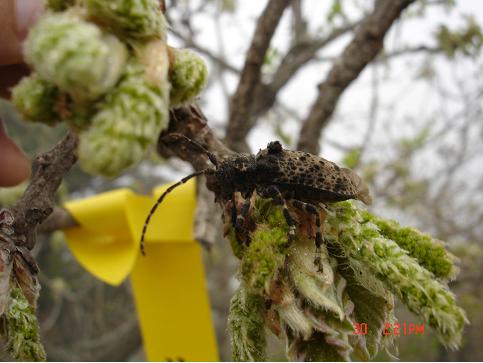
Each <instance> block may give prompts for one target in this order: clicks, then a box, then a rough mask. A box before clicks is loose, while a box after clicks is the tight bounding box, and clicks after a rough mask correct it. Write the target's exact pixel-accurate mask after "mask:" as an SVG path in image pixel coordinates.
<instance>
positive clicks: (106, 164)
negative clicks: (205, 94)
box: [79, 60, 169, 177]
mask: <svg viewBox="0 0 483 363" xmlns="http://www.w3.org/2000/svg"><path fill="white" fill-rule="evenodd" d="M168 92H169V84H167V83H166V84H165V87H159V86H153V85H151V83H149V82H148V81H147V80H146V79H145V77H144V67H143V66H142V65H141V64H140V63H138V62H137V61H135V60H132V61H131V62H129V64H128V66H127V68H126V72H125V74H124V75H123V77H122V79H121V81H120V82H119V85H118V86H117V87H116V88H115V89H113V90H112V91H111V92H109V93H108V94H107V95H106V97H105V99H104V100H103V101H102V102H101V103H100V105H99V106H98V108H99V109H100V111H99V112H98V113H97V114H95V115H94V116H93V118H92V125H91V126H90V127H89V129H87V130H86V131H84V132H82V133H81V135H80V145H79V160H80V164H81V166H82V168H83V169H84V170H86V171H87V172H89V173H92V174H95V175H104V176H108V177H113V176H116V175H117V174H119V173H120V172H121V171H122V170H123V169H125V168H127V167H129V166H131V165H133V164H135V163H137V162H139V161H140V160H141V159H142V157H143V155H144V153H145V151H146V149H147V148H148V147H149V146H150V145H151V144H153V143H154V142H155V141H156V140H157V138H158V136H159V134H160V132H161V131H162V130H163V129H165V128H166V127H167V125H168V107H169V106H168V101H167V97H168V96H167V95H168Z"/></svg>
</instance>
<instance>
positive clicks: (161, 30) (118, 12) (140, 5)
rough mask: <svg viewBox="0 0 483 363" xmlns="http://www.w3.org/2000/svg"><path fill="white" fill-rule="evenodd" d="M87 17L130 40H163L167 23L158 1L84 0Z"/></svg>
mask: <svg viewBox="0 0 483 363" xmlns="http://www.w3.org/2000/svg"><path fill="white" fill-rule="evenodd" d="M86 5H87V10H88V12H89V15H90V16H91V17H92V18H93V19H94V20H96V21H98V22H99V23H101V24H103V25H104V24H106V25H107V26H109V27H110V28H112V30H113V31H114V32H116V33H121V34H123V35H125V36H128V37H132V38H148V37H157V38H162V39H164V38H165V34H166V29H167V23H166V19H165V17H164V15H163V13H162V12H161V8H160V5H159V1H158V0H110V1H106V0H86Z"/></svg>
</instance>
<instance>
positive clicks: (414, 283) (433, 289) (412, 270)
mask: <svg viewBox="0 0 483 363" xmlns="http://www.w3.org/2000/svg"><path fill="white" fill-rule="evenodd" d="M326 238H327V239H328V240H330V241H331V242H332V243H337V244H339V245H340V246H341V247H342V249H343V250H344V251H345V254H346V255H347V256H348V257H349V261H351V260H355V261H358V262H360V263H363V264H366V265H367V266H368V267H369V268H370V269H371V270H372V271H373V272H374V273H375V274H376V276H377V277H378V278H379V279H380V280H382V281H383V282H384V283H385V284H386V286H387V287H388V288H389V289H390V290H391V291H392V292H393V293H395V294H396V295H397V296H398V297H399V298H400V299H401V300H403V301H404V303H405V304H406V305H407V306H408V308H409V309H410V310H411V311H413V312H414V313H416V314H418V315H419V316H420V317H421V318H423V319H424V320H425V321H426V322H428V323H429V325H430V326H432V327H433V328H435V329H436V332H437V335H438V337H439V339H440V341H441V342H442V343H443V344H445V345H446V346H449V347H450V348H453V349H454V348H457V347H458V346H459V345H460V344H461V335H462V331H463V327H464V324H465V322H467V319H466V316H465V313H464V311H463V310H462V309H461V308H459V307H458V306H457V305H456V301H455V297H454V295H453V294H452V293H451V292H450V291H448V290H447V289H446V287H445V286H443V285H442V284H440V283H439V282H438V281H436V280H435V279H434V277H433V275H432V273H431V272H429V271H428V270H426V269H425V268H423V267H421V266H420V265H419V264H418V262H417V261H416V260H415V259H414V258H412V257H410V256H409V255H408V253H407V252H406V251H405V250H403V249H401V248H400V247H399V246H398V245H397V244H396V243H395V242H394V241H392V240H389V239H386V238H383V237H382V236H381V235H380V233H379V230H378V228H377V226H376V225H375V224H374V223H371V222H367V221H366V222H364V219H363V217H362V214H361V213H360V211H359V210H358V209H357V208H356V207H355V206H354V204H353V203H351V202H341V203H337V204H333V205H332V206H331V207H330V210H329V215H328V220H327V223H326Z"/></svg>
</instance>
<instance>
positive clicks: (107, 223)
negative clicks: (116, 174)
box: [64, 181, 218, 361]
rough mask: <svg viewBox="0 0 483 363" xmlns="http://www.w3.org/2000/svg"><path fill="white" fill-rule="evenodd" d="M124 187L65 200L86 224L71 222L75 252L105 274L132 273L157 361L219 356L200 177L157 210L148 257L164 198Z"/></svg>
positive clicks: (111, 279) (111, 277) (112, 279)
mask: <svg viewBox="0 0 483 363" xmlns="http://www.w3.org/2000/svg"><path fill="white" fill-rule="evenodd" d="M168 186H169V185H165V186H162V187H159V188H157V189H156V190H155V191H154V196H153V197H148V196H142V195H137V194H135V193H133V192H132V191H131V190H129V189H118V190H114V191H111V192H107V193H102V194H99V195H96V196H93V197H90V198H86V199H82V200H77V201H73V202H69V203H67V204H65V208H66V209H67V210H68V211H69V212H70V213H71V215H72V216H73V217H74V219H75V220H76V221H77V222H78V223H79V226H78V227H74V228H69V229H66V230H65V231H64V232H65V235H66V237H67V241H68V244H69V247H70V249H71V251H72V253H73V255H74V256H75V257H76V258H77V260H78V261H79V262H80V264H81V265H82V266H83V267H84V268H85V269H86V270H87V271H89V272H90V273H91V274H93V275H94V276H95V277H97V278H98V279H100V280H102V281H104V282H106V283H108V284H111V285H119V284H120V283H121V282H122V281H123V280H124V279H125V278H126V277H128V276H130V277H131V284H132V287H133V292H134V299H135V302H136V307H137V312H138V316H139V321H140V325H141V331H142V335H143V340H144V346H145V351H146V355H147V358H148V360H150V361H165V360H174V361H179V360H185V361H187V360H189V361H215V360H218V353H217V347H216V341H215V334H214V330H213V325H212V321H211V311H210V304H209V299H208V294H207V290H206V284H205V278H204V269H203V264H202V255H201V252H202V251H201V248H200V246H199V245H198V243H197V242H196V241H194V240H193V230H192V229H193V227H192V223H193V216H194V212H195V206H196V197H195V183H194V181H191V182H188V183H186V184H184V185H182V186H180V187H179V188H177V189H175V190H174V191H173V192H172V193H171V194H170V195H169V196H167V197H166V199H165V201H164V202H163V203H162V204H161V205H160V207H159V208H158V210H157V211H156V214H155V215H154V216H153V217H152V219H151V222H150V225H149V227H148V230H147V233H146V239H145V240H146V256H141V255H140V251H139V240H140V237H141V231H142V228H143V225H144V221H145V219H146V216H147V214H148V212H149V210H150V209H151V207H152V205H153V204H154V202H155V200H156V199H157V197H158V196H159V195H160V194H161V193H162V192H163V191H165V190H166V188H168Z"/></svg>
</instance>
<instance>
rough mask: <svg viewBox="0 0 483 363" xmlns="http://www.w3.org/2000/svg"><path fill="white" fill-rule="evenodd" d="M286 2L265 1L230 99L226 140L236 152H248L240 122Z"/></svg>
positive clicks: (257, 80) (249, 106)
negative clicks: (266, 2)
mask: <svg viewBox="0 0 483 363" xmlns="http://www.w3.org/2000/svg"><path fill="white" fill-rule="evenodd" d="M290 1H291V0H269V2H268V4H267V6H266V7H265V9H264V10H263V13H262V15H261V16H260V18H259V20H258V22H257V26H256V29H255V34H254V35H253V38H252V43H251V45H250V48H249V49H248V52H247V56H246V59H245V65H244V67H243V70H242V73H241V76H240V81H239V83H238V87H237V90H236V91H235V93H234V94H233V96H232V98H231V102H230V118H229V122H228V127H227V133H226V143H227V145H228V146H229V147H231V148H232V149H234V150H236V151H248V146H247V145H246V142H245V136H246V133H245V131H244V130H245V126H244V124H245V122H246V119H247V118H248V116H249V112H250V108H251V106H252V103H253V101H254V99H255V98H254V95H255V93H254V91H255V88H256V87H257V86H258V85H259V84H260V76H261V69H262V65H263V61H264V59H265V54H266V52H267V50H268V46H269V45H270V41H271V39H272V37H273V34H274V33H275V29H276V28H277V25H278V23H279V22H280V19H281V17H282V14H283V12H284V10H285V8H286V7H287V6H288V5H289V4H290Z"/></svg>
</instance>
